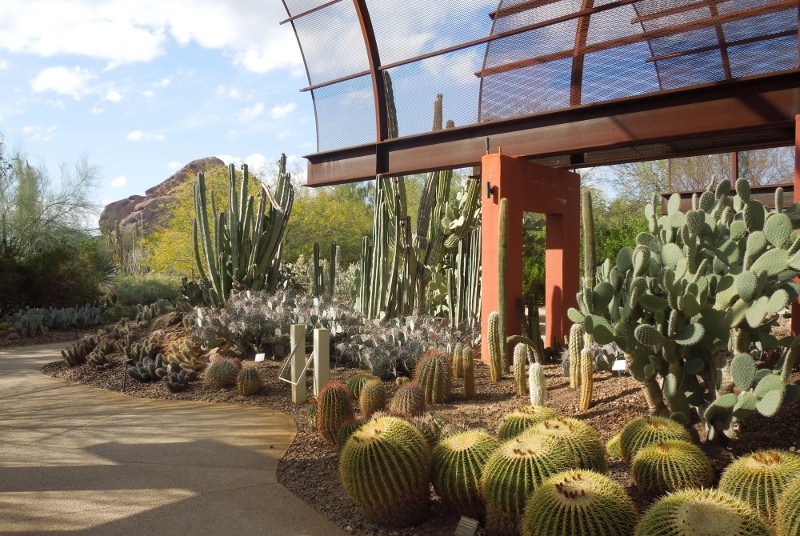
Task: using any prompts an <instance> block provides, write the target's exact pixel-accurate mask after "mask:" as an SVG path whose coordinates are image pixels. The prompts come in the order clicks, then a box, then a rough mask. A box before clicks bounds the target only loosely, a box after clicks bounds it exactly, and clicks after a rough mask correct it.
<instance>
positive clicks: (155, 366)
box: [126, 354, 236, 383]
mask: <svg viewBox="0 0 800 536" xmlns="http://www.w3.org/2000/svg"><path fill="white" fill-rule="evenodd" d="M163 360H164V356H162V355H161V354H158V355H156V358H155V359H151V358H149V357H145V358H144V359H142V360H141V361H139V362H137V363H134V364H133V366H132V367H128V369H127V371H126V372H127V373H128V376H130V377H131V378H133V379H135V380H139V381H140V382H145V383H147V382H152V381H156V380H160V379H162V378H163V377H164V376H166V375H167V367H166V365H164V361H163ZM235 379H236V377H235V376H234V380H235Z"/></svg>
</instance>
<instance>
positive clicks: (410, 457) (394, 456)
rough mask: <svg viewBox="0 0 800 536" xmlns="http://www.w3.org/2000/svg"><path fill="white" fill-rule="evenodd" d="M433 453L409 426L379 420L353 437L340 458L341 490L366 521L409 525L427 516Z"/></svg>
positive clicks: (360, 429)
mask: <svg viewBox="0 0 800 536" xmlns="http://www.w3.org/2000/svg"><path fill="white" fill-rule="evenodd" d="M430 472H431V452H430V448H429V447H428V444H427V442H426V441H425V438H424V437H422V434H420V433H419V432H418V431H417V430H416V429H415V428H414V427H413V426H412V425H411V424H410V423H408V422H406V421H404V420H402V419H399V418H396V417H380V418H377V419H373V420H372V421H370V422H368V423H367V424H365V425H363V426H361V428H359V429H358V430H357V431H356V432H354V433H353V435H352V436H350V439H349V440H348V441H347V443H346V444H345V445H344V448H343V449H342V453H341V456H340V457H339V473H340V475H341V479H342V485H343V487H344V489H345V491H346V492H347V494H348V495H349V496H350V498H351V499H353V502H355V503H356V504H357V505H358V506H359V507H361V509H362V510H363V511H364V514H365V515H366V517H367V518H368V519H369V520H370V521H372V522H374V523H380V524H386V525H393V526H406V525H411V524H413V523H414V522H416V521H418V520H419V519H420V518H421V517H422V516H424V515H425V514H426V513H427V511H428V501H429V490H428V487H429V485H430V484H429V483H430V479H429V476H430Z"/></svg>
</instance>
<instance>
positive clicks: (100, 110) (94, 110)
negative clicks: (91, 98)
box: [89, 105, 106, 115]
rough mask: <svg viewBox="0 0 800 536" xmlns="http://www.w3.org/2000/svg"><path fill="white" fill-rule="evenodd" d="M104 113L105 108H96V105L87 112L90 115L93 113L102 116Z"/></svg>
mask: <svg viewBox="0 0 800 536" xmlns="http://www.w3.org/2000/svg"><path fill="white" fill-rule="evenodd" d="M105 111H106V110H105V108H103V107H102V106H97V105H94V106H92V109H91V110H89V112H90V113H93V114H95V115H99V114H102V113H103V112H105Z"/></svg>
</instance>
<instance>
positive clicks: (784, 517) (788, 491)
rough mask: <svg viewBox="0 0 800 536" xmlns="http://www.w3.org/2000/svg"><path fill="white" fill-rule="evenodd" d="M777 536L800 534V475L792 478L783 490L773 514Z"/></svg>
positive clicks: (795, 535)
mask: <svg viewBox="0 0 800 536" xmlns="http://www.w3.org/2000/svg"><path fill="white" fill-rule="evenodd" d="M775 526H776V528H777V529H778V536H797V534H800V477H796V478H795V479H794V480H792V481H791V482H790V483H789V485H788V486H786V488H784V490H783V494H782V495H781V498H780V500H779V501H778V512H777V513H776V515H775Z"/></svg>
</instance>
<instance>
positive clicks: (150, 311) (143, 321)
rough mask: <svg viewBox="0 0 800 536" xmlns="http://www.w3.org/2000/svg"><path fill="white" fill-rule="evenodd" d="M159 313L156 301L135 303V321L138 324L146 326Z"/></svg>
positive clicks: (159, 308)
mask: <svg viewBox="0 0 800 536" xmlns="http://www.w3.org/2000/svg"><path fill="white" fill-rule="evenodd" d="M159 314H161V307H160V306H159V305H158V302H156V303H152V304H149V305H143V304H141V303H140V304H137V305H136V318H135V319H134V322H136V323H137V324H138V325H139V326H148V325H149V324H150V322H152V321H153V319H154V318H155V317H157V316H158V315H159Z"/></svg>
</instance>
